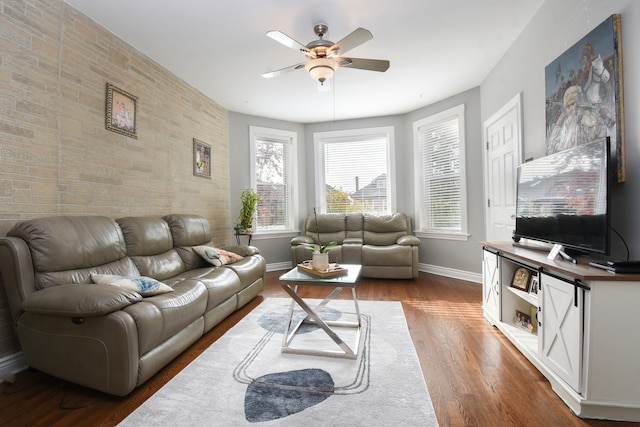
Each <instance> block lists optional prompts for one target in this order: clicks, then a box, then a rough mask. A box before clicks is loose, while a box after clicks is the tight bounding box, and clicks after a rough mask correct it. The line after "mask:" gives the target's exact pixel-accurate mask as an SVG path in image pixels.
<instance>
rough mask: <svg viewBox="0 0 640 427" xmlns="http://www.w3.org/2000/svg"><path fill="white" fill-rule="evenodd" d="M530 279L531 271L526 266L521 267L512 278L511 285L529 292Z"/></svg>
mask: <svg viewBox="0 0 640 427" xmlns="http://www.w3.org/2000/svg"><path fill="white" fill-rule="evenodd" d="M530 280H531V271H529V270H528V269H526V268H524V267H520V268H518V269H517V270H516V271H515V272H514V273H513V280H511V287H512V288H516V289H519V290H521V291H523V292H528V291H529V281H530Z"/></svg>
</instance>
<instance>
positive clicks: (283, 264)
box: [267, 261, 292, 271]
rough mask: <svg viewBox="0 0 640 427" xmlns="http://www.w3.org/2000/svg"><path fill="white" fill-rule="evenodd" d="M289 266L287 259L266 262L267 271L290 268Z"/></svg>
mask: <svg viewBox="0 0 640 427" xmlns="http://www.w3.org/2000/svg"><path fill="white" fill-rule="evenodd" d="M291 268H292V267H291V262H288V261H284V262H275V263H273V264H267V271H278V270H291Z"/></svg>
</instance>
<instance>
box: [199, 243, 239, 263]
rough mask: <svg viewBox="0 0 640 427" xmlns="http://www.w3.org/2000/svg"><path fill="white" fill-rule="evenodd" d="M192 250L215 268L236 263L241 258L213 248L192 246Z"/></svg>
mask: <svg viewBox="0 0 640 427" xmlns="http://www.w3.org/2000/svg"><path fill="white" fill-rule="evenodd" d="M193 250H194V251H196V253H197V254H198V255H200V256H201V257H202V258H203V259H204V260H205V261H207V262H208V263H209V264H213V265H215V266H216V267H220V266H221V265H226V264H231V263H234V262H236V261H240V260H241V259H242V258H243V257H242V256H240V255H238V254H236V253H233V252H229V251H225V250H224V249H220V248H214V247H211V246H194V247H193Z"/></svg>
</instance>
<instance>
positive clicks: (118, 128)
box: [106, 83, 138, 139]
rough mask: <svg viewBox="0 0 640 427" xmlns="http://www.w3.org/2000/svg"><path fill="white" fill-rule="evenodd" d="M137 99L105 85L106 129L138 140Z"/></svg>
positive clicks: (109, 85)
mask: <svg viewBox="0 0 640 427" xmlns="http://www.w3.org/2000/svg"><path fill="white" fill-rule="evenodd" d="M137 104H138V98H137V97H135V96H133V95H131V94H130V93H128V92H125V91H124V90H122V89H118V88H117V87H115V86H113V85H111V84H109V83H107V108H106V110H107V113H106V127H107V130H110V131H112V132H117V133H121V134H123V135H126V136H128V137H131V138H136V139H137V138H138V134H137V132H136V116H137V111H136V106H137Z"/></svg>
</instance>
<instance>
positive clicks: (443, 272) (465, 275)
mask: <svg viewBox="0 0 640 427" xmlns="http://www.w3.org/2000/svg"><path fill="white" fill-rule="evenodd" d="M289 269H291V263H290V262H286V261H285V262H277V263H273V264H267V271H278V270H289ZM418 269H419V270H420V271H423V272H425V273H432V274H437V275H438V276H445V277H451V278H453V279H460V280H466V281H468V282H476V283H482V273H472V272H470V271H463V270H455V269H453V268H447V267H440V266H437V265H430V264H420V265H419V266H418Z"/></svg>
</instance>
